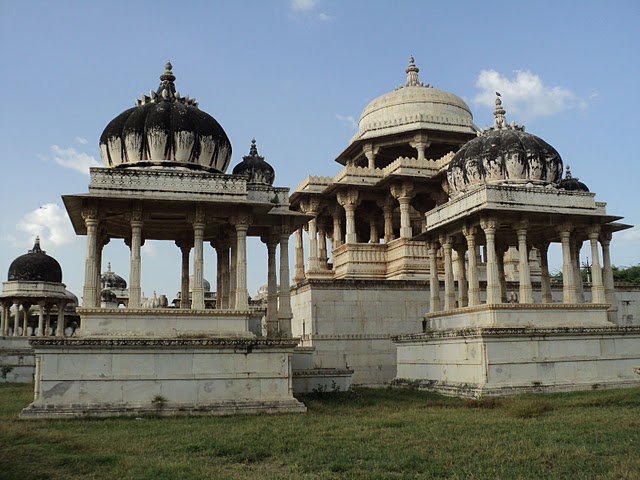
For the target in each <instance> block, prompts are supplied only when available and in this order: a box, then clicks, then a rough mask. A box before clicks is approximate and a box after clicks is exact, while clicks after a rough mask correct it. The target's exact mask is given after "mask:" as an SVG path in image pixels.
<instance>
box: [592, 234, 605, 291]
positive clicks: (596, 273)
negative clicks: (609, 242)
mask: <svg viewBox="0 0 640 480" xmlns="http://www.w3.org/2000/svg"><path fill="white" fill-rule="evenodd" d="M599 237H600V227H599V226H598V227H596V228H592V229H591V230H590V231H589V233H588V238H589V242H590V244H591V259H592V260H591V302H592V303H605V302H606V301H607V299H606V296H605V289H604V282H603V280H602V268H601V267H600V252H598V238H599Z"/></svg>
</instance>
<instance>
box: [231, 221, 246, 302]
mask: <svg viewBox="0 0 640 480" xmlns="http://www.w3.org/2000/svg"><path fill="white" fill-rule="evenodd" d="M234 223H235V227H236V236H237V239H238V240H237V243H238V248H237V250H238V252H237V256H238V260H237V267H236V276H237V283H236V310H248V309H249V292H248V291H247V230H249V217H248V216H246V215H241V216H239V217H237V218H236V219H235V222H234Z"/></svg>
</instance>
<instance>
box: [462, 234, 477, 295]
mask: <svg viewBox="0 0 640 480" xmlns="http://www.w3.org/2000/svg"><path fill="white" fill-rule="evenodd" d="M463 233H464V237H465V239H466V240H467V251H468V252H469V306H470V307H472V306H474V305H480V282H479V279H478V257H477V255H476V228H475V227H465V228H464V230H463Z"/></svg>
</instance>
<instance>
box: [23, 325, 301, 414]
mask: <svg viewBox="0 0 640 480" xmlns="http://www.w3.org/2000/svg"><path fill="white" fill-rule="evenodd" d="M30 343H31V346H32V347H33V349H34V351H35V356H36V375H35V377H36V382H35V388H34V401H33V403H31V405H29V406H28V407H26V408H25V409H24V410H23V411H22V413H21V414H20V418H23V419H31V418H67V417H86V416H123V415H125V416H126V415H133V416H138V415H143V414H153V415H177V414H184V415H225V414H236V413H245V414H253V413H284V412H287V413H289V412H304V411H305V410H306V407H305V406H304V405H303V404H302V403H300V402H298V401H297V400H296V399H295V398H294V397H293V384H292V374H291V356H292V355H293V350H294V347H295V345H296V343H297V342H296V341H295V340H292V339H256V338H254V339H246V338H245V339H240V338H220V337H215V338H207V337H206V335H203V336H202V338H142V337H135V338H132V337H128V338H123V337H121V338H117V337H112V338H90V337H88V338H64V339H62V338H32V339H31V340H30Z"/></svg>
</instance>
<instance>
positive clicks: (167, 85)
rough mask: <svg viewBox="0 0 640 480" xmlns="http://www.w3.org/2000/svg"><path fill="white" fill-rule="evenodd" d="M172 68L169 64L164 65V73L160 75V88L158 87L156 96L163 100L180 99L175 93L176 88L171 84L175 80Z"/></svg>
mask: <svg viewBox="0 0 640 480" xmlns="http://www.w3.org/2000/svg"><path fill="white" fill-rule="evenodd" d="M172 68H173V65H171V62H167V63H166V64H165V65H164V73H163V74H162V75H160V86H159V87H158V91H157V92H156V95H157V96H158V97H160V98H161V99H163V100H175V99H177V98H180V94H179V93H176V86H175V84H174V83H173V82H175V80H176V76H175V75H174V74H173V71H172ZM152 97H153V95H152Z"/></svg>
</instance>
